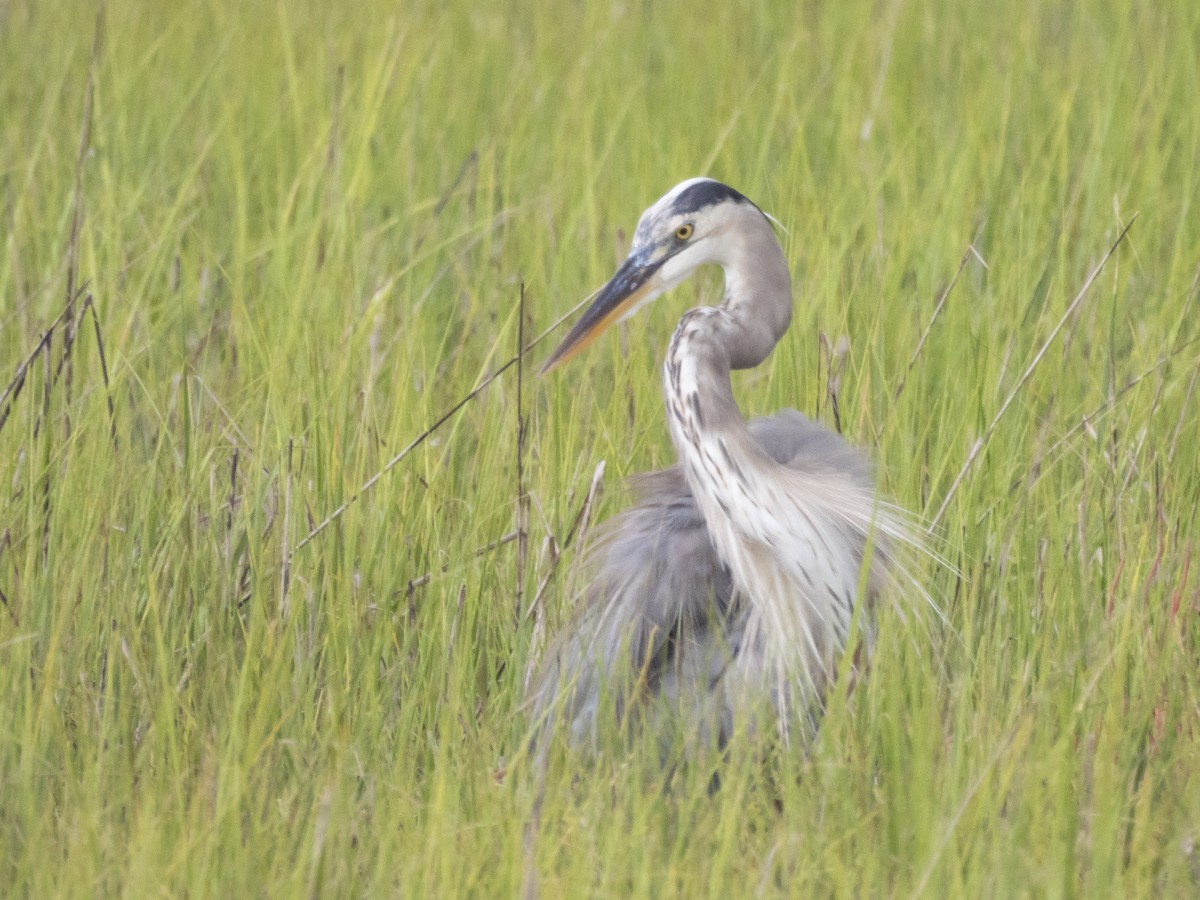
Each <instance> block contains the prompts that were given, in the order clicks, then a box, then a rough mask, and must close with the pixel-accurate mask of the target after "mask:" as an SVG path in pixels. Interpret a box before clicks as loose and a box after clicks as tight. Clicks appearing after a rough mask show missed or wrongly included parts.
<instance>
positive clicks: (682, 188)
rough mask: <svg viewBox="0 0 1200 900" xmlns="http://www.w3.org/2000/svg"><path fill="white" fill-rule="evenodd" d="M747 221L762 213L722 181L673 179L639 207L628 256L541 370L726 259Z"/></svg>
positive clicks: (758, 218) (761, 218) (760, 218)
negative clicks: (665, 189) (642, 209)
mask: <svg viewBox="0 0 1200 900" xmlns="http://www.w3.org/2000/svg"><path fill="white" fill-rule="evenodd" d="M748 222H754V223H756V224H758V223H764V224H765V223H767V217H766V215H765V214H764V213H763V212H762V211H761V210H760V209H759V208H758V207H757V206H755V205H754V204H753V203H752V202H750V201H749V200H748V199H746V197H744V196H743V195H742V194H740V193H738V192H737V191H735V190H734V189H733V188H731V187H729V186H728V185H725V184H722V183H721V182H719V181H714V180H713V179H711V178H691V179H689V180H687V181H684V182H682V183H680V184H677V185H675V187H673V188H671V190H670V191H668V192H667V193H666V194H665V195H664V196H663V197H662V198H661V199H660V200H659V201H658V202H656V203H655V204H654V205H653V206H651V207H650V208H649V209H647V210H646V211H645V212H644V213H642V218H641V220H640V221H639V222H638V226H637V231H636V232H635V233H634V236H633V247H632V248H631V249H630V251H629V256H627V257H626V258H625V262H624V263H622V264H621V267H620V268H619V269H617V272H616V274H615V275H613V277H612V278H611V279H609V281H608V283H607V284H606V285H604V287H602V288H600V290H599V291H598V292H597V294H596V299H595V300H594V301H593V302H592V305H591V306H590V307H588V309H587V311H586V312H585V313H584V314H583V316H582V317H581V318H580V319H579V321H578V322H576V323H575V326H574V327H573V328H572V329H571V330H570V332H568V333H567V336H566V337H565V338H563V341H562V343H560V344H559V345H558V347H556V348H555V350H554V352H553V353H552V354H550V358H549V359H548V360H546V363H545V365H543V366H542V372H543V373H546V372H549V371H551V370H552V369H556V368H558V367H559V366H560V365H562V364H563V363H565V362H566V361H567V360H569V359H571V358H572V357H573V356H575V355H576V354H578V353H579V352H580V351H582V350H583V349H584V348H585V347H587V346H588V345H589V344H591V343H592V341H594V340H595V339H596V338H597V337H599V336H600V335H601V334H602V333H603V332H604V331H605V330H606V329H607V328H608V327H609V326H610V325H612V324H613V323H614V322H618V321H620V320H621V319H625V318H628V317H629V316H631V315H633V314H634V313H635V312H637V310H638V309H640V308H641V307H642V306H644V305H645V304H647V303H649V302H650V301H651V300H653V299H655V298H656V297H658V296H659V295H660V294H662V293H663V292H664V291H669V290H670V289H671V288H673V287H675V286H676V285H677V284H679V283H680V282H681V281H683V280H684V279H685V278H687V277H688V276H689V275H691V274H692V272H694V271H695V270H696V269H697V268H699V267H700V266H702V265H704V264H705V263H719V264H722V265H724V264H725V263H727V262H728V261H729V259H730V254H731V253H732V252H734V248H735V247H736V246H737V244H738V241H739V238H740V236H741V234H742V232H743V231H744V229H745V228H746V227H747V223H748ZM767 227H768V228H769V227H770V226H769V225H767Z"/></svg>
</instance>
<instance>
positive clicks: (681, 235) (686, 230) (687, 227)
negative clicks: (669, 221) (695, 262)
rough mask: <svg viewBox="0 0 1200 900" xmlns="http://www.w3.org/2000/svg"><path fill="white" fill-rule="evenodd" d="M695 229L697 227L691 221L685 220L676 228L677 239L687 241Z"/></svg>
mask: <svg viewBox="0 0 1200 900" xmlns="http://www.w3.org/2000/svg"><path fill="white" fill-rule="evenodd" d="M695 231H696V228H695V226H693V225H692V223H691V222H685V223H684V224H682V225H680V226H679V227H678V228H676V229H675V238H676V240H680V241H686V240H687V239H688V238H690V237H691V236H692V234H693V233H695Z"/></svg>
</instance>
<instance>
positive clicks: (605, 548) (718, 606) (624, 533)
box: [530, 410, 871, 746]
mask: <svg viewBox="0 0 1200 900" xmlns="http://www.w3.org/2000/svg"><path fill="white" fill-rule="evenodd" d="M749 427H750V433H751V434H752V435H753V436H754V437H755V439H757V440H758V442H759V444H760V445H761V446H762V448H763V450H764V451H765V452H766V453H767V454H768V455H769V456H771V457H772V458H773V459H774V460H775V461H776V462H779V463H781V464H783V465H787V466H789V467H793V468H797V469H808V470H812V471H837V472H840V473H842V474H843V475H845V474H849V475H850V476H851V477H852V478H853V479H854V480H855V481H859V482H861V483H863V484H864V485H869V484H870V481H871V476H870V468H869V466H868V464H867V462H866V460H865V459H864V457H863V456H862V454H860V453H859V452H858V451H856V450H855V449H854V448H852V447H850V446H849V445H848V444H846V442H845V441H843V440H842V439H841V437H839V436H838V435H836V434H834V433H833V432H831V431H829V430H828V429H826V428H824V427H822V426H820V425H818V424H816V423H814V422H812V421H811V420H809V419H808V418H807V417H806V416H804V415H802V414H801V413H798V412H796V411H794V410H783V411H781V412H780V413H778V414H776V415H774V416H771V417H768V418H761V419H755V420H753V421H751V422H750V425H749ZM632 483H633V487H634V491H635V493H636V495H637V497H638V502H637V503H636V504H635V505H634V506H632V507H631V508H629V509H627V510H625V511H623V512H621V513H619V514H618V515H616V516H614V517H613V518H611V519H609V520H608V521H606V522H605V523H604V524H603V525H602V526H601V527H600V529H599V530H598V532H597V535H596V539H595V541H594V542H593V544H592V547H591V549H590V550H589V552H588V554H587V557H586V559H585V565H586V566H587V567H588V569H589V570H590V571H592V572H593V573H594V574H593V576H592V578H591V580H590V582H589V583H588V587H587V589H586V593H585V594H584V598H583V604H582V608H581V610H580V612H579V613H578V614H577V616H576V617H575V618H574V620H573V621H572V622H571V623H570V624H569V625H568V626H567V628H566V629H565V630H564V631H563V632H562V633H561V634H560V635H558V637H557V638H556V640H555V641H554V642H553V643H552V644H551V649H550V651H549V652H548V654H547V658H546V660H545V662H544V663H543V668H542V671H541V673H540V675H539V677H538V678H537V680H536V681H535V683H534V685H533V687H532V692H531V697H530V700H531V703H532V706H533V710H534V715H535V721H536V722H538V723H539V729H540V731H541V733H542V734H543V735H546V734H547V733H549V732H550V731H551V727H550V726H551V725H552V723H553V722H555V721H561V722H564V723H567V724H569V735H568V736H569V740H570V742H571V743H572V744H574V745H576V746H584V745H589V744H591V743H593V742H594V738H595V736H596V733H597V725H598V724H599V721H600V719H601V718H602V717H603V716H604V715H605V713H606V712H609V711H611V713H612V714H614V715H615V716H616V718H617V719H618V720H620V719H622V718H624V717H625V716H626V715H627V714H629V713H632V712H634V711H635V710H641V711H642V712H643V713H645V712H646V711H650V712H651V714H654V713H655V712H657V713H660V714H664V715H666V716H669V717H677V716H678V715H679V714H681V713H682V714H685V715H686V718H685V719H684V721H686V722H688V723H690V725H691V726H692V727H693V730H694V734H693V735H692V737H693V738H694V739H700V740H710V739H712V738H714V737H715V738H716V739H717V740H719V741H723V740H724V739H725V737H726V736H727V733H728V730H729V728H730V727H731V724H732V717H733V710H732V709H731V706H730V704H731V700H730V699H729V698H727V697H726V696H725V692H724V691H723V690H722V689H721V684H720V681H721V676H722V673H723V672H724V670H725V668H726V666H727V664H728V662H729V660H730V659H731V658H732V657H733V656H734V655H736V653H737V652H738V645H739V641H740V638H741V633H742V627H743V615H742V611H741V610H740V609H739V604H738V602H737V598H736V597H735V595H734V592H733V587H732V583H731V580H730V575H729V571H728V569H727V568H726V567H725V565H724V564H723V563H722V561H721V560H720V559H719V558H718V556H717V554H716V553H715V551H714V550H713V546H712V543H711V541H710V540H709V536H708V529H707V527H706V525H705V522H704V518H703V516H702V515H701V513H700V511H699V509H698V508H697V506H696V503H695V500H694V499H693V497H692V492H691V490H690V488H689V487H688V484H687V481H686V479H685V478H684V475H683V472H682V470H681V469H680V467H679V466H677V465H676V466H672V467H670V468H668V469H663V470H661V471H657V472H649V473H646V474H643V475H638V476H635V477H634V478H633V479H632Z"/></svg>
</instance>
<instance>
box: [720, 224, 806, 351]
mask: <svg viewBox="0 0 1200 900" xmlns="http://www.w3.org/2000/svg"><path fill="white" fill-rule="evenodd" d="M739 224H740V227H739V228H738V229H736V230H735V231H734V232H733V235H732V238H731V239H730V240H728V241H727V242H726V243H725V245H724V246H723V247H722V250H721V253H720V256H719V257H718V258H717V259H716V260H715V261H716V262H718V263H720V265H721V267H722V268H723V269H724V270H725V300H724V301H723V302H722V304H721V308H722V309H724V310H726V311H727V312H728V314H729V315H728V316H726V317H722V318H723V320H724V327H723V328H722V331H723V332H724V334H722V335H720V336H719V337H720V338H721V339H722V340H721V342H722V343H723V344H724V346H725V348H726V349H727V350H728V353H729V368H731V369H751V368H753V367H754V366H757V365H758V364H759V363H761V362H762V361H763V360H764V359H766V358H767V357H768V356H769V355H770V353H771V351H772V350H773V349H774V347H775V345H776V344H777V343H778V342H779V339H780V338H782V337H783V335H784V332H786V331H787V329H788V325H790V324H791V321H792V279H791V275H790V274H789V273H788V266H787V260H786V259H784V257H783V250H782V248H780V246H779V241H777V240H776V239H775V233H774V232H773V231H772V229H771V224H770V222H768V221H767V218H766V217H765V216H764V215H763V214H762V213H761V212H759V211H758V210H757V209H754V208H752V207H746V212H745V216H744V218H743V221H742V222H741V223H739Z"/></svg>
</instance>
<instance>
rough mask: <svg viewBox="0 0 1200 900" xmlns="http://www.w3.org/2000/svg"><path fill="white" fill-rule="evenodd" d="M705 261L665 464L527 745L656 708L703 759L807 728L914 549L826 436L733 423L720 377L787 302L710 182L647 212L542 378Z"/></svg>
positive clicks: (602, 537)
mask: <svg viewBox="0 0 1200 900" xmlns="http://www.w3.org/2000/svg"><path fill="white" fill-rule="evenodd" d="M706 263H716V264H717V265H719V266H721V267H722V268H723V269H724V271H725V296H724V300H723V301H722V302H721V304H720V305H719V306H716V307H700V308H698V309H692V310H689V311H688V312H686V313H684V314H683V318H682V319H680V321H679V325H678V327H676V329H675V333H674V335H673V336H672V337H671V342H670V345H669V346H668V348H667V354H666V360H665V362H664V365H663V386H664V389H665V393H666V407H667V422H668V425H669V426H670V431H671V439H672V441H673V442H674V444H675V449H676V452H677V454H678V457H679V462H678V464H676V465H674V466H672V467H671V468H669V469H665V470H662V471H659V472H652V473H648V474H645V475H642V476H640V477H639V478H638V480H637V485H638V488H639V493H640V502H639V503H638V504H637V505H636V506H634V507H633V508H631V509H628V510H626V511H624V512H622V513H620V514H619V515H617V516H615V517H614V518H612V519H610V520H608V522H606V523H605V524H604V526H602V528H601V530H600V533H599V540H598V543H597V544H596V545H595V546H594V547H593V548H592V551H591V554H590V562H591V564H592V565H593V566H594V567H595V573H594V578H593V579H592V580H591V582H590V583H589V585H588V587H587V589H586V596H585V598H584V602H583V606H582V608H581V610H580V611H579V613H578V615H577V616H576V617H575V619H574V620H573V623H572V625H570V626H569V627H568V628H567V629H566V630H565V631H564V633H563V634H562V635H560V636H559V637H558V638H557V640H555V641H554V642H553V643H552V644H551V649H550V650H549V652H548V658H547V660H546V662H545V664H544V667H543V670H542V672H541V674H540V676H539V677H538V679H537V680H536V681H535V682H534V684H533V686H532V690H531V705H532V707H533V710H534V714H535V717H536V718H537V719H538V720H539V722H540V723H541V724H540V727H541V733H543V734H545V733H546V732H547V730H548V728H549V725H550V724H552V723H555V722H557V723H562V724H568V723H569V725H568V736H569V739H570V740H571V742H572V743H574V744H576V745H588V744H589V743H590V742H591V741H592V740H594V739H595V737H596V735H597V733H598V731H599V729H600V727H601V723H602V721H604V720H605V719H606V718H607V717H606V715H605V714H604V713H605V710H608V711H609V712H611V713H612V714H614V715H615V716H616V717H617V718H620V717H623V716H627V715H629V714H631V713H634V712H635V711H636V710H643V711H646V712H648V713H650V714H651V715H656V716H658V715H661V714H663V713H666V714H667V715H669V716H674V717H677V718H678V719H679V720H680V721H682V722H683V723H684V725H685V728H686V729H691V730H694V732H695V733H694V735H693V736H694V737H699V738H700V739H704V740H713V739H715V740H717V741H718V742H720V743H722V744H723V743H724V742H725V741H726V740H727V739H728V738H729V737H730V735H731V733H732V732H733V730H734V729H735V728H737V727H738V725H739V722H741V723H744V724H745V725H746V726H747V727H749V728H751V729H761V728H762V727H763V726H764V725H765V724H772V725H775V726H776V727H778V728H779V730H780V731H781V732H782V734H783V735H784V736H785V737H786V736H787V735H788V734H789V732H794V730H795V729H796V728H800V729H801V730H803V731H811V729H812V728H813V727H815V723H816V721H817V718H816V717H817V715H818V713H819V711H820V705H821V702H822V698H823V695H824V692H825V690H826V688H827V686H828V685H829V684H830V683H831V681H832V679H833V678H834V676H835V674H836V665H837V662H838V659H839V657H840V655H841V654H842V652H843V651H844V650H846V648H847V643H848V640H849V639H850V635H851V628H852V617H853V616H854V613H855V609H856V607H857V606H858V604H859V600H860V598H862V599H864V600H865V601H866V605H867V609H865V610H864V612H867V613H869V612H870V607H871V606H873V605H874V602H873V601H874V600H875V598H876V596H877V595H878V593H879V591H880V590H881V588H882V587H883V586H884V583H885V582H886V581H887V580H888V579H889V577H890V574H891V572H892V571H893V570H894V569H895V568H897V566H899V567H900V568H903V566H902V565H900V564H899V563H898V562H897V559H898V557H899V555H900V554H901V551H903V550H904V549H905V548H911V547H915V546H916V545H917V541H916V540H915V538H913V537H912V536H911V535H912V532H911V531H910V529H909V527H908V520H907V517H906V515H905V514H904V513H903V512H902V511H901V510H900V509H898V508H897V507H895V506H893V505H891V504H888V503H886V502H884V501H882V500H881V499H880V498H879V497H878V496H877V495H876V493H875V490H874V488H873V486H872V480H871V476H870V472H869V467H868V465H867V462H866V460H865V459H864V458H863V457H862V455H860V454H859V452H858V451H856V450H854V449H853V448H851V447H850V446H849V445H847V444H846V443H845V442H844V441H843V440H842V439H841V437H839V436H838V435H836V434H834V433H833V432H831V431H828V430H827V429H825V428H823V427H822V426H820V425H817V424H815V423H813V422H811V421H810V420H809V419H807V418H806V417H805V416H803V415H801V414H800V413H798V412H795V411H794V410H785V411H783V412H780V413H778V414H776V415H775V416H772V417H770V418H762V419H755V420H754V421H752V422H749V423H747V422H746V421H745V419H744V418H743V416H742V414H741V412H740V410H739V409H738V406H737V403H736V402H735V401H734V398H733V392H732V390H731V387H730V381H729V373H730V370H732V369H748V368H751V367H753V366H757V365H758V364H759V363H761V362H762V361H763V360H764V359H766V358H767V356H768V355H769V354H770V353H771V350H772V349H773V348H774V346H775V344H776V342H777V341H779V339H780V338H781V337H782V336H783V334H784V332H785V331H787V328H788V325H789V323H790V322H791V318H792V289H791V278H790V276H789V273H788V266H787V262H786V260H785V259H784V256H783V251H782V249H781V248H780V246H779V242H778V241H777V240H776V238H775V233H774V230H773V229H772V226H771V222H770V221H769V220H768V217H767V216H766V215H765V214H764V213H763V212H762V211H761V210H760V209H759V208H758V207H757V206H755V205H754V204H753V203H752V202H751V201H750V200H748V199H747V198H746V197H744V196H743V195H742V194H740V193H738V192H737V191H735V190H734V189H733V188H731V187H728V186H727V185H724V184H721V183H720V182H717V181H713V180H711V179H708V178H693V179H691V180H688V181H685V182H683V183H682V184H679V185H676V186H675V187H674V188H672V189H671V190H670V191H669V192H668V193H667V194H666V195H665V196H664V197H663V198H662V199H660V200H659V201H658V202H657V203H655V204H654V205H653V206H651V207H650V208H649V209H647V210H646V212H645V213H644V214H643V215H642V218H641V221H640V222H639V223H638V226H637V232H636V233H635V235H634V239H633V247H632V249H631V251H630V253H629V256H628V258H627V259H626V260H625V262H624V264H622V265H621V267H620V268H619V269H618V271H617V273H616V274H615V275H614V276H613V277H612V279H611V280H610V281H609V282H608V283H607V284H606V285H605V286H604V287H603V288H601V289H600V291H599V293H598V295H597V297H596V299H595V302H593V304H592V305H591V307H590V308H589V309H588V310H587V311H586V312H585V313H584V315H583V317H582V318H581V319H580V320H579V321H578V322H577V323H576V325H575V326H574V327H573V328H572V329H571V331H570V333H569V334H567V336H566V338H565V339H564V340H563V341H562V343H561V344H560V345H559V346H558V348H557V349H556V350H555V351H554V353H553V354H552V355H551V356H550V358H549V360H548V361H547V362H546V365H545V366H544V368H543V372H545V371H549V370H550V369H554V368H556V367H557V366H559V365H561V364H563V363H565V362H566V361H567V360H569V359H571V358H572V357H573V356H575V355H576V354H577V353H579V352H580V351H581V350H582V349H583V348H585V347H586V346H588V344H590V343H591V342H592V341H593V340H595V338H596V337H597V336H598V335H599V334H600V333H601V332H602V331H604V330H605V329H606V328H607V327H608V326H609V325H611V324H612V323H613V322H616V321H617V320H619V319H621V318H624V317H626V316H628V315H630V314H632V313H633V312H634V311H635V310H636V309H638V308H639V307H641V306H642V305H644V304H646V303H648V302H649V301H651V300H653V299H654V298H655V297H657V296H658V295H659V294H661V293H663V292H664V291H667V290H670V289H671V288H673V287H675V286H676V285H678V284H679V283H680V282H681V281H683V280H684V279H685V278H687V277H688V276H689V275H690V274H691V273H692V272H693V271H695V269H697V268H698V267H700V266H702V265H704V264H706ZM860 622H861V623H862V626H863V627H862V628H861V629H860V630H859V633H860V634H861V635H862V636H863V638H864V645H866V644H868V643H869V641H870V631H871V627H870V616H869V615H867V616H862V617H860Z"/></svg>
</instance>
